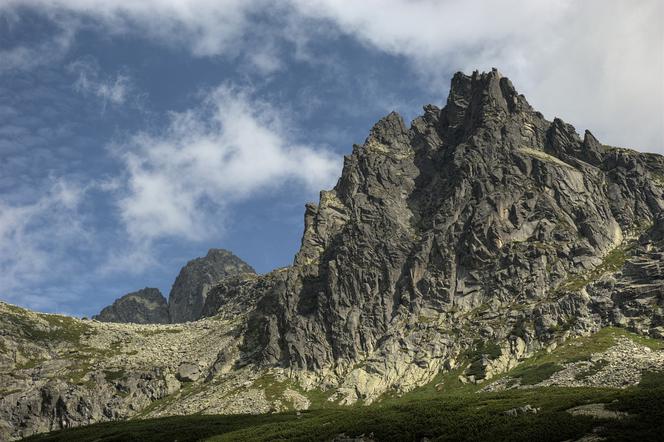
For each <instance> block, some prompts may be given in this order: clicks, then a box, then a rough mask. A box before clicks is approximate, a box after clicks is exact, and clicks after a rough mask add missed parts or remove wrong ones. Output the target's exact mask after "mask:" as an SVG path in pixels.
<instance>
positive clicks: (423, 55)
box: [292, 0, 664, 152]
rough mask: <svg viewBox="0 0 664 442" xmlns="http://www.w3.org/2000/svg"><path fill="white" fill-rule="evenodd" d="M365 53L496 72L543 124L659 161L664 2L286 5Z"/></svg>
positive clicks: (313, 0) (321, 0)
mask: <svg viewBox="0 0 664 442" xmlns="http://www.w3.org/2000/svg"><path fill="white" fill-rule="evenodd" d="M292 3H293V5H294V7H295V8H296V9H297V10H298V11H299V13H300V14H301V15H303V16H305V17H310V18H312V19H316V20H321V21H325V22H328V23H332V24H334V25H335V26H336V27H337V28H338V29H340V30H341V31H342V32H344V33H346V34H348V35H352V36H354V37H355V38H357V39H358V40H359V41H362V42H363V43H364V44H366V45H367V46H368V47H372V48H376V49H378V50H381V51H384V52H387V53H391V54H395V55H399V56H404V57H407V58H408V59H409V60H411V61H412V62H413V63H414V65H415V66H416V68H417V70H418V71H419V72H420V74H421V77H422V78H424V79H425V80H426V81H429V82H430V83H431V85H432V86H434V87H440V89H441V90H443V89H444V87H445V86H446V84H444V83H443V82H446V78H445V76H441V72H449V71H450V70H457V69H462V70H465V71H471V70H474V69H484V70H488V69H490V68H491V67H494V66H495V67H498V68H499V69H501V70H502V71H503V72H504V73H505V74H507V75H509V76H510V77H511V78H512V79H513V80H514V83H515V84H516V85H517V87H519V88H520V90H521V92H524V93H526V95H527V96H528V98H529V99H530V101H531V102H532V103H533V104H534V105H535V106H536V107H538V108H540V109H541V110H542V111H543V112H544V113H545V114H547V115H548V116H550V117H552V116H561V117H563V118H564V119H566V120H568V121H571V122H573V123H575V124H578V125H582V126H585V127H587V128H590V129H593V130H594V131H595V132H596V133H598V134H599V135H600V136H601V137H602V138H603V139H604V141H606V142H610V143H614V144H619V145H627V146H629V145H632V146H633V147H636V148H640V149H647V150H652V151H659V152H664V128H663V125H662V122H664V82H663V81H662V78H664V61H663V59H664V27H663V26H662V17H664V3H662V2H661V1H659V0H644V1H640V2H632V1H628V0H588V1H583V2H573V1H568V0H562V1H537V0H536V1H532V0H525V1H524V0H506V1H502V2H495V1H490V0H470V1H464V2H457V1H451V0H436V1H433V0H422V1H418V2H411V1H408V0H366V1H362V2H359V3H357V4H354V5H353V7H348V5H347V4H345V3H344V2H340V1H335V0H292Z"/></svg>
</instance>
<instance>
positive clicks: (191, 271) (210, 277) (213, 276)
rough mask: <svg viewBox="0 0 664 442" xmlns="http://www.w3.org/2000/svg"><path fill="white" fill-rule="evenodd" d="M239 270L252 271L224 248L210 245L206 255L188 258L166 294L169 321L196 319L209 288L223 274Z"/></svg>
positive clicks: (238, 272) (234, 273)
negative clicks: (212, 247)
mask: <svg viewBox="0 0 664 442" xmlns="http://www.w3.org/2000/svg"><path fill="white" fill-rule="evenodd" d="M240 273H255V272H254V269H253V268H252V267H251V266H250V265H249V264H247V263H245V262H244V261H242V260H241V259H240V258H238V257H237V256H235V255H233V254H232V253H231V252H229V251H227V250H223V249H210V251H209V252H208V254H207V255H206V256H204V257H202V258H196V259H193V260H191V261H189V262H188V263H187V265H185V266H184V267H183V268H182V270H181V271H180V274H179V275H178V277H177V278H176V279H175V283H173V288H172V289H171V293H170V295H169V298H168V304H169V311H170V318H171V322H173V323H178V322H186V321H195V320H196V319H199V318H200V317H201V313H202V312H203V306H204V305H205V300H206V298H207V295H208V292H209V291H210V289H211V288H212V287H213V286H214V285H215V284H216V283H218V282H219V281H220V280H221V279H222V278H224V277H226V276H231V275H236V274H240Z"/></svg>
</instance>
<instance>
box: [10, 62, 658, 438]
mask: <svg viewBox="0 0 664 442" xmlns="http://www.w3.org/2000/svg"><path fill="white" fill-rule="evenodd" d="M304 224H305V228H304V234H303V238H302V245H301V248H300V250H299V252H298V253H297V255H296V257H295V260H294V263H293V265H292V266H290V267H288V268H283V269H278V270H275V271H273V272H271V273H269V274H267V275H255V274H253V271H252V270H251V268H248V266H246V264H244V263H242V262H241V261H240V262H238V261H231V263H230V264H222V265H220V266H219V267H220V268H223V269H224V270H223V271H221V270H219V267H217V268H215V269H212V268H211V267H210V264H209V262H210V261H213V262H221V261H223V262H226V259H227V258H228V255H227V254H226V253H227V252H226V253H222V252H216V251H215V252H213V251H211V252H210V254H208V257H206V260H207V261H200V260H194V261H192V262H191V263H189V264H188V265H187V266H186V267H185V268H184V269H183V271H182V273H181V274H180V276H179V277H178V279H177V280H176V282H175V284H174V286H173V291H172V292H171V295H170V301H169V306H170V317H171V320H172V321H173V322H183V321H187V320H190V319H194V318H198V317H199V316H201V315H202V316H205V317H207V319H204V320H201V321H197V322H193V323H188V324H178V325H169V326H157V325H154V326H141V325H122V324H101V323H99V322H96V321H76V320H73V319H71V318H63V317H57V316H53V315H37V314H35V313H31V312H25V311H22V310H16V309H15V308H13V307H10V306H4V307H3V308H2V309H0V324H2V325H3V327H0V330H3V335H2V336H0V339H1V340H0V344H1V345H0V349H4V350H3V351H4V352H5V356H4V358H3V359H2V361H3V365H2V369H1V370H0V371H1V376H2V377H1V378H0V379H2V387H3V388H5V389H6V390H7V391H6V392H5V396H4V398H3V400H2V402H0V421H2V422H4V425H5V428H6V430H5V431H6V434H8V435H10V436H12V437H16V436H20V435H25V434H31V433H32V432H35V431H44V430H50V429H55V428H59V427H68V426H76V425H81V424H85V423H89V422H94V421H99V420H109V419H116V418H125V417H129V416H132V415H134V416H135V415H138V417H158V416H164V415H171V414H192V413H196V412H204V413H237V412H253V413H258V412H267V411H276V410H284V409H305V408H309V407H325V406H331V405H332V404H338V405H343V404H350V403H355V402H359V403H363V404H370V403H371V402H375V401H378V400H381V399H384V398H386V397H391V396H394V395H396V396H400V395H404V394H406V393H407V392H412V391H416V390H417V389H418V388H419V387H422V386H426V387H423V388H429V386H432V385H433V386H435V391H437V392H438V391H440V392H442V393H444V392H446V391H448V390H450V389H454V388H456V387H458V386H459V385H472V386H473V388H474V387H477V388H478V389H479V388H482V389H485V391H492V390H506V389H507V390H519V389H521V388H531V387H532V386H541V387H546V386H550V385H562V386H578V385H585V386H591V387H592V386H597V385H610V386H614V387H620V386H629V385H635V384H638V383H639V382H640V380H641V378H642V376H643V375H644V374H645V373H650V372H657V371H662V370H664V356H663V353H662V347H661V345H660V344H661V342H660V341H652V340H650V339H647V340H646V338H643V337H642V336H639V335H648V336H650V337H651V338H655V339H661V338H664V310H663V307H664V266H663V265H662V257H663V256H664V158H663V157H661V156H659V155H654V154H644V153H638V152H636V151H632V150H627V149H621V148H615V147H611V146H606V145H602V144H601V143H600V142H598V141H597V140H596V139H595V137H593V135H592V134H591V133H590V132H587V131H586V133H585V134H584V136H583V138H581V137H579V135H578V134H577V133H576V132H575V130H574V128H573V127H572V126H570V125H568V124H565V123H564V122H563V121H561V120H559V119H554V121H553V122H549V121H547V120H546V119H544V117H543V116H542V114H540V113H539V112H537V111H535V110H533V109H532V108H531V106H530V105H529V104H528V102H527V101H526V99H525V98H524V97H523V96H522V95H519V94H518V93H517V92H516V90H515V88H514V87H513V85H512V84H511V83H510V81H509V80H508V79H507V78H504V77H502V76H501V75H500V74H499V73H498V72H497V71H495V70H494V71H492V72H489V73H482V74H480V73H477V72H475V73H473V74H472V75H470V76H467V75H464V74H461V73H459V74H456V75H455V76H454V78H453V79H452V85H451V89H450V94H449V97H448V100H447V104H446V105H445V107H443V108H442V109H439V108H437V107H435V106H431V105H429V106H426V107H425V108H424V115H422V116H420V117H418V118H416V119H415V120H414V121H413V122H412V124H411V125H410V127H407V126H406V125H405V124H404V122H403V120H402V119H401V117H400V116H399V115H397V114H395V113H392V114H390V115H388V116H387V117H385V118H384V119H382V120H381V121H379V122H378V123H377V124H376V125H375V126H374V128H373V129H372V130H371V132H370V134H369V136H368V138H367V139H366V141H365V142H364V144H362V145H356V146H354V147H353V152H352V154H351V155H349V156H348V157H346V159H345V162H344V168H343V172H342V175H341V178H340V179H339V181H338V183H337V185H336V186H335V188H334V189H333V190H331V191H323V192H321V196H320V201H319V203H318V204H317V205H316V204H309V205H307V207H306V211H305V217H304ZM229 268H230V269H231V270H229ZM228 274H231V276H228V277H226V278H224V279H221V278H222V277H223V276H225V275H228ZM615 326H617V327H621V328H622V329H628V330H630V331H631V332H634V333H637V334H630V333H627V332H624V331H619V330H622V329H613V328H610V327H615ZM150 327H152V328H150ZM4 330H6V331H4ZM72 330H73V331H72ZM606 333H610V335H611V338H610V339H609V338H607V337H606ZM580 336H583V338H579V337H580ZM593 339H595V340H593ZM598 342H601V345H600V344H598ZM557 348H559V349H562V353H561V356H554V353H551V352H552V351H554V350H556V349H557ZM630 355H631V356H630ZM601 361H604V362H601ZM119 370H122V371H121V372H120V373H118V371H119ZM506 373H507V375H506ZM464 383H465V384H464ZM432 388H433V387H432Z"/></svg>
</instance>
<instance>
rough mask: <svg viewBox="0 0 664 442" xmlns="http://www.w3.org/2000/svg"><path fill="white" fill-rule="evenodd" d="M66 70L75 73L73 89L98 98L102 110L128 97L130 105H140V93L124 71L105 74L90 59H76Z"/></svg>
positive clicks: (126, 99) (122, 102)
mask: <svg viewBox="0 0 664 442" xmlns="http://www.w3.org/2000/svg"><path fill="white" fill-rule="evenodd" d="M68 70H69V71H70V72H72V73H74V74H76V75H77V78H76V81H75V82H74V89H75V90H76V91H78V92H80V93H82V94H85V95H93V96H95V97H97V98H99V99H100V100H101V102H102V112H103V111H105V110H106V107H107V106H108V105H109V104H110V105H116V106H117V105H122V104H125V102H126V101H128V100H130V99H131V100H132V105H140V98H141V95H140V94H137V93H136V88H135V87H134V85H133V83H132V81H131V78H130V77H129V75H128V74H126V73H116V74H115V75H110V76H109V75H105V74H104V73H103V72H101V70H100V69H99V66H97V64H96V63H95V62H94V61H92V60H77V61H75V62H73V63H70V64H69V65H68Z"/></svg>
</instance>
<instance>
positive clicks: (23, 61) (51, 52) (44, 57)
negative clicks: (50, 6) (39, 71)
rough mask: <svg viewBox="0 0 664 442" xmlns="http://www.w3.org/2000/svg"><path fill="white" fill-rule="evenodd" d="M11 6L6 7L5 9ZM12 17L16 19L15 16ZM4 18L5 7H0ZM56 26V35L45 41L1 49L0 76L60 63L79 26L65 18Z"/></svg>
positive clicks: (1, 15) (0, 16)
mask: <svg viewBox="0 0 664 442" xmlns="http://www.w3.org/2000/svg"><path fill="white" fill-rule="evenodd" d="M9 6H10V5H9V4H7V5H4V8H8V7H9ZM7 13H9V12H7ZM12 16H13V17H15V15H14V14H12ZM2 18H3V5H0V19H2ZM56 25H57V29H56V30H55V33H54V34H53V35H50V36H49V37H48V38H47V39H45V40H42V41H37V42H33V43H31V44H17V45H13V46H10V47H6V48H2V49H0V74H2V73H6V72H20V71H25V70H29V69H34V68H37V67H39V66H44V65H48V64H51V63H54V62H57V61H60V60H61V59H62V58H63V57H64V56H65V55H66V54H67V52H68V51H69V49H70V47H71V45H72V43H73V42H74V37H75V35H76V28H77V24H76V22H75V20H73V19H71V18H66V19H64V18H63V19H60V20H57V21H56ZM0 29H1V28H0Z"/></svg>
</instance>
